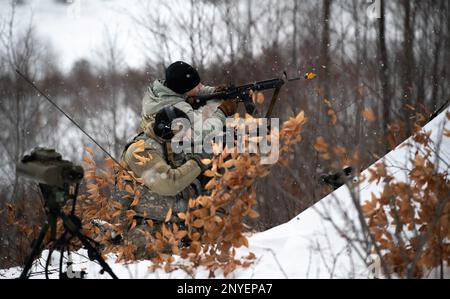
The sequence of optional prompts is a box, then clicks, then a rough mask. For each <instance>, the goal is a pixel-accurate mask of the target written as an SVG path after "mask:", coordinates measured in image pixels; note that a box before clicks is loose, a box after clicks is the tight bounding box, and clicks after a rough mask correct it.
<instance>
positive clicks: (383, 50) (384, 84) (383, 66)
mask: <svg viewBox="0 0 450 299" xmlns="http://www.w3.org/2000/svg"><path fill="white" fill-rule="evenodd" d="M380 1H381V3H380V5H381V16H380V18H379V19H378V59H379V61H378V63H379V64H380V66H379V76H380V82H381V95H382V99H381V100H382V106H383V118H382V122H381V125H382V127H383V128H382V129H383V130H382V131H383V138H387V136H388V134H389V132H388V124H389V123H390V122H391V119H390V110H391V105H390V98H389V97H390V91H389V74H388V70H389V65H388V54H387V47H386V35H385V32H386V22H385V5H384V4H385V3H384V0H380ZM383 144H385V148H384V150H385V152H388V151H389V146H388V144H387V142H384V143H383Z"/></svg>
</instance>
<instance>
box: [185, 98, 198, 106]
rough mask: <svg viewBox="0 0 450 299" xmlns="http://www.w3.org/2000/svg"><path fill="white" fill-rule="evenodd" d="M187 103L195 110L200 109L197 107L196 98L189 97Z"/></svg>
mask: <svg viewBox="0 0 450 299" xmlns="http://www.w3.org/2000/svg"><path fill="white" fill-rule="evenodd" d="M186 102H187V103H188V104H189V105H191V106H192V108H194V109H198V108H199V107H197V105H196V101H195V97H188V98H187V99H186Z"/></svg>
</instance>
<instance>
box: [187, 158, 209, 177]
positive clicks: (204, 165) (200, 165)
mask: <svg viewBox="0 0 450 299" xmlns="http://www.w3.org/2000/svg"><path fill="white" fill-rule="evenodd" d="M210 157H211V155H210V154H186V158H187V159H188V160H194V161H195V162H197V164H198V166H199V167H200V169H201V170H202V173H203V172H204V171H205V170H207V169H210V168H211V164H204V163H203V162H202V160H205V159H209V158H210Z"/></svg>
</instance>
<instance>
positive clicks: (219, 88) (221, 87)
mask: <svg viewBox="0 0 450 299" xmlns="http://www.w3.org/2000/svg"><path fill="white" fill-rule="evenodd" d="M228 88H229V86H228V85H226V84H221V85H217V86H216V87H215V89H214V92H222V91H227V90H228Z"/></svg>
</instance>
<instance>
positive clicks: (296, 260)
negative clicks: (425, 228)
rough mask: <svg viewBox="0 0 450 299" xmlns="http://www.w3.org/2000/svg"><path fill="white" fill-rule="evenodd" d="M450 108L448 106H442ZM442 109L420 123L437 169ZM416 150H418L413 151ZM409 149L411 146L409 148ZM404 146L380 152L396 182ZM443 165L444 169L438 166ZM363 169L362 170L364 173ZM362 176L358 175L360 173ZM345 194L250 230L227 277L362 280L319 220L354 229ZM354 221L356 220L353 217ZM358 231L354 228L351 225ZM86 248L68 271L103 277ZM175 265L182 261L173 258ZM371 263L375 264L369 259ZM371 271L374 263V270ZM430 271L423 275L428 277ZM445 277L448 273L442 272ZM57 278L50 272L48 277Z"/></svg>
mask: <svg viewBox="0 0 450 299" xmlns="http://www.w3.org/2000/svg"><path fill="white" fill-rule="evenodd" d="M448 111H449V112H450V110H448ZM448 123H449V121H448V120H447V119H446V113H445V112H444V113H442V114H441V115H439V116H438V117H437V118H436V119H435V120H433V121H432V122H431V123H429V124H428V125H426V126H425V130H427V131H430V130H431V131H432V132H433V133H432V136H431V140H433V142H435V143H436V144H435V145H436V146H437V148H436V149H438V148H439V149H438V151H437V152H439V153H440V157H441V158H442V161H441V163H440V165H441V167H442V169H443V170H445V169H447V170H448V166H444V164H446V163H450V138H444V139H443V140H442V143H441V144H440V145H438V141H439V137H440V136H442V135H443V128H444V127H446V128H447V129H450V125H449V124H448ZM419 150H420V149H419ZM412 152H413V153H414V152H415V149H414V150H413V151H412ZM409 156H410V149H408V148H405V147H401V146H399V147H398V148H397V149H395V150H394V151H392V152H391V153H389V154H388V155H386V156H385V157H384V158H383V160H384V161H385V163H386V164H387V166H388V167H387V170H388V172H389V173H390V174H392V175H394V177H395V178H396V179H397V180H404V179H405V177H406V176H405V171H404V170H403V169H405V166H408V160H409ZM444 167H445V168H444ZM365 173H367V171H366V172H365ZM363 174H364V173H363ZM382 187H383V186H382V184H376V183H372V184H369V183H367V182H363V183H362V184H361V188H360V196H361V199H368V198H370V195H371V193H372V192H373V193H375V194H379V192H380V190H381V189H382ZM354 210H355V209H354V208H353V204H352V201H351V197H350V193H349V190H348V188H347V187H342V188H340V189H339V190H337V191H335V192H333V193H332V194H330V195H329V196H327V197H325V198H324V199H323V200H322V201H320V202H319V203H317V204H316V205H315V206H313V207H311V208H309V209H308V210H306V211H305V212H303V213H301V214H300V215H298V216H297V217H295V218H294V219H292V220H291V221H289V222H288V223H285V224H283V225H280V226H277V227H275V228H272V229H270V230H267V231H265V232H261V233H256V234H253V235H251V236H250V237H249V244H250V246H249V248H248V249H247V248H244V249H239V250H238V253H237V254H238V256H246V255H247V254H248V253H249V252H253V253H255V254H256V257H257V258H256V260H255V262H254V264H253V265H252V266H250V267H249V268H238V269H237V270H236V271H234V272H233V273H232V274H230V276H228V277H229V278H255V279H257V278H331V277H332V278H368V277H373V274H372V271H371V270H372V269H368V268H367V267H366V266H365V263H364V262H363V261H362V260H361V259H360V258H359V257H358V255H357V253H356V251H355V250H354V249H353V248H351V247H349V246H348V244H347V242H346V241H345V239H343V238H342V237H341V235H340V234H339V233H338V232H337V231H336V229H335V227H334V226H333V225H332V224H331V222H330V221H326V220H324V219H323V215H324V214H328V216H329V217H330V219H331V220H333V222H335V223H337V227H338V228H339V229H340V230H341V231H343V232H345V233H349V232H353V231H355V229H351V228H349V227H348V225H349V223H348V221H345V220H344V217H343V216H342V215H343V213H342V211H345V212H347V216H348V219H352V220H356V219H357V218H356V217H357V214H356V213H355V212H354ZM355 223H357V221H355ZM356 229H358V226H356ZM83 256H86V252H85V251H84V250H80V251H79V252H78V253H75V254H73V257H72V260H73V262H74V264H75V265H74V267H73V271H77V270H80V269H86V271H87V272H88V276H87V277H88V278H108V277H109V276H108V275H107V274H104V275H100V274H98V273H99V270H100V267H99V266H98V265H97V264H95V263H93V262H89V261H88V260H87V259H86V258H83ZM43 257H44V258H42V259H41V260H40V261H39V264H38V265H37V266H35V269H34V270H35V271H36V272H39V273H37V274H36V275H34V276H32V278H43V277H44V276H43V273H42V265H43V264H44V263H45V257H46V253H44V254H43ZM58 261H59V258H58V256H57V254H55V255H54V256H53V258H52V263H51V265H52V267H51V269H57V267H58ZM177 262H178V263H183V261H182V260H181V261H180V260H178V261H177ZM108 263H109V264H110V266H111V267H112V269H113V271H114V272H115V273H116V275H118V276H119V277H120V278H192V276H190V275H188V274H187V273H186V272H184V271H183V270H176V271H173V272H171V273H165V272H164V271H162V270H158V271H156V272H154V273H150V272H148V271H147V269H148V266H150V263H149V262H139V263H133V264H129V265H124V264H116V263H115V262H114V258H113V257H111V258H110V259H109V260H108ZM374 265H376V262H375V263H374ZM374 270H375V271H374V272H375V274H376V267H375V268H374ZM19 274H20V269H19V268H12V269H8V270H1V271H0V277H6V278H15V277H18V276H19ZM433 275H434V274H433V273H430V275H429V277H433ZM446 275H447V277H450V271H447V272H446ZM208 276H209V272H208V271H206V269H204V268H199V269H197V270H196V272H195V274H194V277H195V278H208ZM52 277H53V278H56V277H57V274H56V272H55V273H54V274H53V275H52ZM216 278H223V274H222V273H216Z"/></svg>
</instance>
